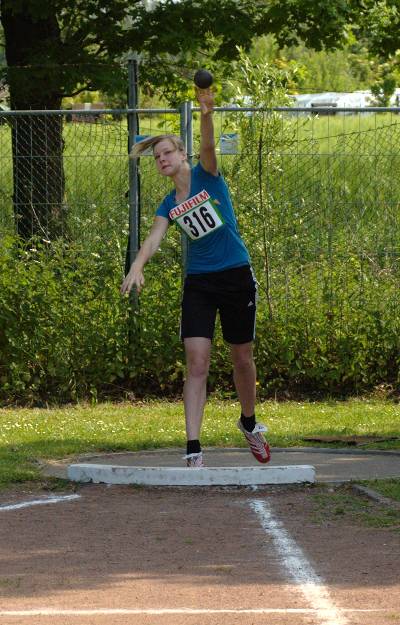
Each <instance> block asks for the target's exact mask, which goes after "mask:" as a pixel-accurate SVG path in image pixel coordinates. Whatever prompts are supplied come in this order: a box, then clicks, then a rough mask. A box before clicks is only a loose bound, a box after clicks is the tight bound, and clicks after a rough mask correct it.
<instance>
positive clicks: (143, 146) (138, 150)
mask: <svg viewBox="0 0 400 625" xmlns="http://www.w3.org/2000/svg"><path fill="white" fill-rule="evenodd" d="M164 139H168V140H169V141H171V143H172V145H173V146H174V147H175V148H176V149H177V150H179V151H180V152H185V146H184V143H183V141H182V139H181V138H180V137H178V136H177V135H157V136H156V137H148V138H147V139H143V141H138V143H135V144H134V146H133V148H132V149H131V152H130V154H129V156H130V158H139V156H140V155H141V154H142V153H143V152H144V151H145V150H147V148H149V147H151V148H152V149H153V152H154V148H155V146H156V145H157V143H160V141H164Z"/></svg>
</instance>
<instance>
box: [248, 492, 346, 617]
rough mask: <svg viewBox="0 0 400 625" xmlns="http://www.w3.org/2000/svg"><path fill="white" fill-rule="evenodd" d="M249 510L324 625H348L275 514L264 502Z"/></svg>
mask: <svg viewBox="0 0 400 625" xmlns="http://www.w3.org/2000/svg"><path fill="white" fill-rule="evenodd" d="M250 506H251V507H252V509H253V510H254V512H255V513H256V514H257V516H258V518H259V520H260V522H261V525H262V527H263V529H264V531H265V533H266V534H268V535H269V536H271V537H272V539H273V541H274V546H275V548H276V550H277V551H278V553H279V555H280V557H281V558H282V563H283V566H284V568H285V569H286V572H287V574H288V577H289V578H290V579H291V580H292V581H293V582H294V583H295V584H296V585H297V586H298V589H299V590H300V592H301V593H302V594H303V596H304V598H305V599H306V601H307V603H308V604H309V605H311V606H312V607H313V610H314V611H315V613H316V614H317V616H318V617H319V618H320V621H321V623H323V624H324V625H346V624H347V623H348V620H347V619H346V618H345V616H344V615H343V612H344V610H341V609H340V608H338V607H336V606H335V604H334V603H333V601H332V599H331V597H330V595H329V592H328V589H327V588H326V586H325V585H324V582H323V580H322V578H321V577H320V576H319V575H317V573H316V572H315V571H314V569H313V567H312V566H311V564H310V562H309V561H308V560H307V558H306V556H305V554H304V552H303V550H302V549H301V548H300V547H299V546H298V545H297V543H296V541H295V540H293V538H292V537H291V536H290V534H289V533H288V532H287V531H286V529H285V528H284V527H283V525H282V523H280V522H279V521H278V520H277V519H276V518H275V517H274V515H273V514H272V511H271V507H270V506H269V504H268V502H267V501H265V500H264V499H253V500H252V501H250Z"/></svg>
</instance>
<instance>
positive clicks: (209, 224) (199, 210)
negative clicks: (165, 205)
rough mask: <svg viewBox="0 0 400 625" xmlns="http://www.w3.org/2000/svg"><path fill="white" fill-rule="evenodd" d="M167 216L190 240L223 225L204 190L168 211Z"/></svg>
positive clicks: (220, 217)
mask: <svg viewBox="0 0 400 625" xmlns="http://www.w3.org/2000/svg"><path fill="white" fill-rule="evenodd" d="M169 218H170V219H171V220H172V221H173V222H174V223H176V224H177V225H178V226H179V227H180V228H181V229H182V230H183V232H184V233H185V234H187V236H188V237H189V238H190V239H191V240H192V241H198V240H199V239H202V238H203V237H205V236H207V235H208V234H211V233H212V232H215V231H216V230H218V228H220V227H221V226H223V225H224V223H225V222H224V220H223V218H222V216H221V214H220V212H219V211H218V209H217V207H216V205H215V203H214V202H213V201H212V199H211V197H210V196H209V194H208V192H207V191H206V190H203V191H200V193H197V195H194V196H193V197H190V198H188V199H187V200H185V201H184V202H182V203H181V204H178V206H175V207H174V208H172V209H171V210H170V211H169Z"/></svg>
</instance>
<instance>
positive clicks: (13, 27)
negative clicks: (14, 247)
mask: <svg viewBox="0 0 400 625" xmlns="http://www.w3.org/2000/svg"><path fill="white" fill-rule="evenodd" d="M32 4H34V3H31V2H29V1H26V2H22V3H20V5H18V9H14V8H13V2H12V1H11V0H1V21H2V24H3V29H4V36H5V43H6V46H5V49H6V60H7V65H8V83H9V88H10V103H11V109H12V110H16V111H29V110H45V109H47V110H49V109H50V110H59V109H60V108H61V101H62V96H61V93H62V89H61V88H60V86H59V84H58V82H59V80H58V68H57V67H54V61H53V67H50V66H49V60H50V58H51V52H50V47H51V48H52V50H53V51H54V49H55V48H58V49H59V48H60V46H61V39H60V29H59V26H58V22H57V19H56V16H55V14H53V13H52V12H51V10H47V11H46V14H45V16H44V17H41V16H39V15H35V14H34V13H33V12H32ZM48 50H49V52H48ZM11 120H12V153H13V183H14V187H13V189H14V190H13V202H14V214H15V220H16V227H17V231H18V233H19V234H20V235H21V236H22V237H23V238H24V239H29V238H31V237H32V236H39V237H40V238H45V239H50V240H51V239H53V238H55V237H58V236H60V235H61V234H63V233H64V232H65V223H64V222H65V207H64V205H63V201H64V188H65V178H64V169H63V138H62V129H63V118H62V117H61V116H60V115H54V114H52V115H49V114H47V115H44V114H43V115H40V114H34V115H30V114H29V113H26V114H21V115H18V116H15V117H12V118H11Z"/></svg>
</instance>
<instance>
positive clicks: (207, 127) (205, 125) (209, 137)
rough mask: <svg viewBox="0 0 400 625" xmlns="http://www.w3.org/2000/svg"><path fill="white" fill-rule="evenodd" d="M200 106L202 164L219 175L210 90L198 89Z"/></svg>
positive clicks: (212, 172)
mask: <svg viewBox="0 0 400 625" xmlns="http://www.w3.org/2000/svg"><path fill="white" fill-rule="evenodd" d="M196 96H197V100H198V102H199V105H200V163H201V164H202V166H203V167H204V169H205V170H206V171H208V172H209V173H210V174H213V175H214V176H216V175H217V174H218V164H217V155H216V153H215V139H214V123H213V111H214V94H213V93H212V91H211V90H210V89H196Z"/></svg>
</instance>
